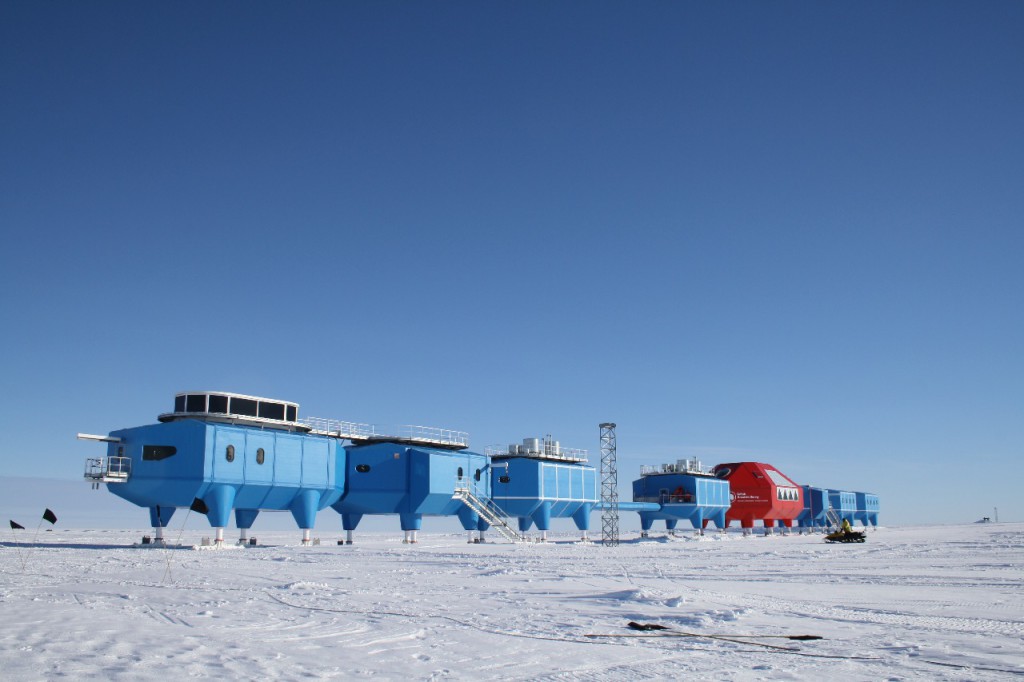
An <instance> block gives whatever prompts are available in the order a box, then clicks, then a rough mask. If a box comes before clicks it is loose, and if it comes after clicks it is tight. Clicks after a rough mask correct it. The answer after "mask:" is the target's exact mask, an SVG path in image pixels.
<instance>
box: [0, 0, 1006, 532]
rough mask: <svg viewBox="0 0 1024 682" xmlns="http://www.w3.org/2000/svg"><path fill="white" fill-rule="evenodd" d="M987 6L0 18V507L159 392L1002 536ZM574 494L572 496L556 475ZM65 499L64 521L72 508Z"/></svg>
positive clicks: (533, 7) (530, 7) (996, 145)
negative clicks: (436, 430) (858, 493)
mask: <svg viewBox="0 0 1024 682" xmlns="http://www.w3.org/2000/svg"><path fill="white" fill-rule="evenodd" d="M1021 35H1024V5H1022V4H1020V3H1017V2H988V3H982V4H977V3H966V2H957V3H944V2H904V3H887V2H879V3H872V2H867V3H856V4H850V3H832V2H825V3H788V2H778V3H664V2H656V3H644V4H641V5H639V6H638V5H637V4H636V3H602V2H564V3H540V2H538V3H533V2H522V3H454V2H450V3H405V2H382V3H319V2H306V3H264V2H256V3H227V2H222V3H214V4H208V3H189V2H184V3H173V4H172V3H166V4H156V3H143V4H139V3H125V2H114V3H103V2H96V3H63V2H50V3H14V2H7V3H3V4H2V5H0V97H2V101H0V149H2V150H3V151H2V153H0V187H2V188H3V189H2V191H0V225H2V229H3V234H4V235H5V239H4V247H3V249H2V250H0V292H2V293H0V319H2V320H3V334H2V335H0V357H2V358H3V376H4V387H5V390H4V392H3V397H2V398H0V399H2V401H3V403H2V410H0V415H2V416H0V420H2V421H0V426H2V429H0V475H3V476H8V477H12V476H44V477H56V478H74V477H77V476H79V475H80V472H81V463H82V460H83V459H84V458H85V457H87V456H90V455H95V454H98V449H97V446H95V445H94V444H88V443H81V442H78V441H76V440H74V434H75V433H76V432H78V431H88V432H106V431H109V430H112V429H115V428H120V427H125V426H136V425H141V424H145V423H150V422H152V421H154V420H155V416H156V415H157V414H158V413H160V412H164V411H167V410H169V409H170V408H171V406H172V399H173V394H174V393H176V392H178V391H182V390H190V389H192V390H195V389H213V390H227V391H235V392H240V393H251V394H256V395H265V396H270V397H277V398H283V399H288V400H295V401H298V402H299V403H301V405H302V407H301V412H302V414H304V415H307V416H324V417H334V418H342V419H351V420H356V421H367V422H374V423H415V424H428V425H437V426H444V427H449V428H457V429H463V430H466V431H468V432H469V433H470V436H471V442H472V444H473V446H474V447H475V448H478V449H483V447H484V446H486V445H488V444H496V443H507V442H515V441H519V440H520V439H522V438H524V437H526V436H540V435H543V434H545V433H552V434H554V435H555V436H556V437H557V438H558V439H559V440H560V441H561V442H562V443H563V444H564V445H566V446H571V447H581V448H588V449H590V450H591V452H592V453H594V454H595V455H596V453H597V450H598V445H599V441H598V424H599V423H600V422H602V421H615V422H617V423H618V424H619V428H618V443H619V469H620V471H619V476H620V480H621V481H622V483H623V488H622V489H623V495H624V496H628V492H627V491H628V483H629V481H630V480H632V478H634V477H635V476H636V474H637V472H638V470H639V466H640V464H645V463H646V464H657V463H661V462H663V461H670V460H674V459H676V458H681V457H689V456H694V455H696V456H699V457H701V458H702V459H703V460H704V461H705V462H707V463H709V464H713V463H716V462H721V461H736V460H740V459H753V460H758V461H766V462H770V463H772V464H775V465H776V466H777V467H779V468H780V469H782V470H783V471H784V472H786V473H787V474H789V475H790V476H791V477H792V478H794V479H796V480H797V481H799V482H801V483H809V484H813V485H821V486H824V487H838V488H849V489H860V490H870V491H874V492H877V493H878V494H880V495H881V497H882V505H883V522H885V523H889V524H897V523H921V522H948V521H969V520H974V519H976V518H979V517H980V516H982V515H990V514H991V511H992V507H993V506H998V507H999V508H1000V517H1001V518H1006V519H1017V520H1020V519H1024V502H1022V501H1021V497H1020V495H1019V490H1018V487H1019V482H1020V480H1021V479H1022V474H1024V464H1022V463H1021V462H1022V455H1024V452H1022V450H1024V446H1022V444H1024V394H1022V387H1024V360H1022V353H1021V349H1022V348H1024V321H1022V310H1024V296H1022V293H1024V266H1022V253H1024V183H1022V180H1024V125H1021V121H1024V42H1022V41H1021V40H1020V36H1021ZM593 459H595V461H596V457H594V458H593ZM83 485H84V484H83Z"/></svg>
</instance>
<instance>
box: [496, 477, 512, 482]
mask: <svg viewBox="0 0 1024 682" xmlns="http://www.w3.org/2000/svg"><path fill="white" fill-rule="evenodd" d="M509 480H510V479H509V477H508V476H498V483H508V482H509Z"/></svg>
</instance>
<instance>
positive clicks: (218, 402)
mask: <svg viewBox="0 0 1024 682" xmlns="http://www.w3.org/2000/svg"><path fill="white" fill-rule="evenodd" d="M208 409H209V410H210V412H212V413H214V414H227V413H228V397H227V396H226V395H211V396H210V407H209V408H208Z"/></svg>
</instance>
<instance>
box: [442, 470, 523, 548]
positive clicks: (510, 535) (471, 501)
mask: <svg viewBox="0 0 1024 682" xmlns="http://www.w3.org/2000/svg"><path fill="white" fill-rule="evenodd" d="M452 498H453V499H456V500H461V501H462V503H463V504H465V505H466V506H467V507H469V508H470V509H472V510H473V511H475V512H476V513H477V514H479V515H480V518H481V519H483V520H484V521H486V522H487V523H489V524H491V527H492V528H493V529H494V530H496V531H498V532H499V533H501V534H502V535H503V536H504V537H505V539H506V540H508V541H509V542H526V536H525V535H523V534H522V533H520V532H518V531H517V530H516V529H515V528H513V527H512V526H510V525H508V522H507V521H505V519H507V518H508V516H507V515H506V514H505V512H504V511H503V510H502V509H501V507H499V506H498V505H496V504H494V501H493V500H492V499H491V498H489V497H482V496H481V497H478V496H476V495H474V494H473V491H472V490H470V488H469V485H468V484H466V483H456V484H455V494H454V495H452Z"/></svg>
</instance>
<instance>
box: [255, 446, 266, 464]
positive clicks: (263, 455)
mask: <svg viewBox="0 0 1024 682" xmlns="http://www.w3.org/2000/svg"><path fill="white" fill-rule="evenodd" d="M266 458H267V453H266V452H264V451H263V448H260V449H259V450H257V451H256V463H257V464H263V462H264V460H266Z"/></svg>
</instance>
